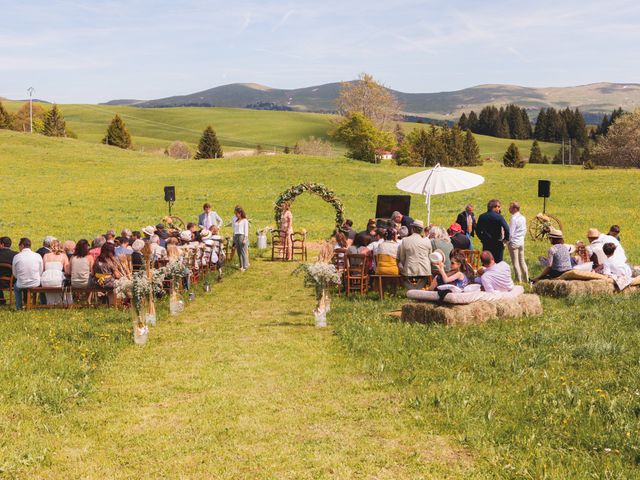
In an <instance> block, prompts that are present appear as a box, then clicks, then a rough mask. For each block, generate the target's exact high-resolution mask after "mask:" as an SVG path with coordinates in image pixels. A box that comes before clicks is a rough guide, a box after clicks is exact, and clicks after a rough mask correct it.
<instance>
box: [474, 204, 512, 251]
mask: <svg viewBox="0 0 640 480" xmlns="http://www.w3.org/2000/svg"><path fill="white" fill-rule="evenodd" d="M501 210H502V204H501V203H500V200H495V199H494V200H490V201H489V203H488V204H487V211H486V212H485V213H483V214H482V215H480V217H478V223H477V225H476V233H477V234H478V238H479V239H480V241H481V242H482V250H486V251H489V252H491V254H492V255H493V258H494V259H495V262H496V263H500V262H501V261H502V259H503V256H504V244H505V242H507V241H508V240H509V225H507V222H506V220H505V219H504V217H503V216H502V215H501V214H500V211H501Z"/></svg>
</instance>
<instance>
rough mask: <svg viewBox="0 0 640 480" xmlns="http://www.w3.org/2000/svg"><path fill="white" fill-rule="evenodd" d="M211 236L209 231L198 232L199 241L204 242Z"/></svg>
mask: <svg viewBox="0 0 640 480" xmlns="http://www.w3.org/2000/svg"><path fill="white" fill-rule="evenodd" d="M211 235H213V234H212V233H211V232H210V231H209V230H201V231H200V239H201V240H206V239H207V238H211Z"/></svg>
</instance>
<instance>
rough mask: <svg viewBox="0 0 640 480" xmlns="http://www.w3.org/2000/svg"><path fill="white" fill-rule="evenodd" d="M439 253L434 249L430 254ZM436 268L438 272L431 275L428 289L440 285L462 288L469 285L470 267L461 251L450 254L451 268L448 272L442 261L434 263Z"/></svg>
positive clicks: (433, 288)
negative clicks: (433, 275) (431, 279)
mask: <svg viewBox="0 0 640 480" xmlns="http://www.w3.org/2000/svg"><path fill="white" fill-rule="evenodd" d="M436 254H440V252H438V251H436V252H434V253H433V254H432V256H434V255H436ZM434 265H435V266H436V268H437V269H438V274H437V275H436V276H435V277H433V281H432V282H431V286H430V290H436V289H437V288H438V287H439V286H441V285H454V286H456V287H458V288H460V289H464V287H466V286H467V285H469V275H468V273H469V272H470V271H471V272H473V271H472V270H471V267H470V266H469V264H467V260H466V258H465V256H464V254H463V253H459V252H458V253H455V254H453V255H452V256H451V270H449V271H448V272H447V271H446V270H445V264H444V262H443V261H441V262H437V263H434Z"/></svg>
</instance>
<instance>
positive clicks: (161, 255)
mask: <svg viewBox="0 0 640 480" xmlns="http://www.w3.org/2000/svg"><path fill="white" fill-rule="evenodd" d="M149 246H150V247H151V263H155V262H157V261H158V260H165V259H166V258H167V249H166V248H164V247H161V246H160V237H159V236H158V235H151V237H150V238H149Z"/></svg>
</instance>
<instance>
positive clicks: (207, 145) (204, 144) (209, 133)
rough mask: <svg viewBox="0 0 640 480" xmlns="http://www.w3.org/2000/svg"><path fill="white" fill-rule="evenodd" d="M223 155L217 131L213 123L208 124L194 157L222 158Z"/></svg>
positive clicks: (197, 158)
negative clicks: (212, 125)
mask: <svg viewBox="0 0 640 480" xmlns="http://www.w3.org/2000/svg"><path fill="white" fill-rule="evenodd" d="M223 156H224V154H223V152H222V147H221V146H220V142H219V141H218V137H217V136H216V132H215V131H214V130H213V128H212V127H211V125H208V126H207V128H205V129H204V132H202V136H201V137H200V142H198V151H197V152H196V154H195V156H194V157H193V158H195V159H196V160H200V159H204V158H222V157H223Z"/></svg>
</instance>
